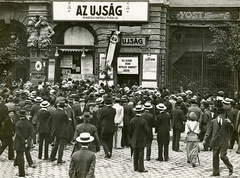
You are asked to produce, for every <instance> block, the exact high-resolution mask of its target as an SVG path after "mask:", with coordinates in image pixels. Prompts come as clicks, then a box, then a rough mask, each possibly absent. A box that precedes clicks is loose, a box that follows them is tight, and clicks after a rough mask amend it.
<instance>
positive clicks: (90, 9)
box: [0, 0, 240, 92]
mask: <svg viewBox="0 0 240 178" xmlns="http://www.w3.org/2000/svg"><path fill="white" fill-rule="evenodd" d="M239 7H240V2H239V1H237V0H231V1H228V2H226V1H224V0H220V1H217V2H215V1H213V0H198V1H196V0H191V1H189V0H182V1H178V0H169V1H168V0H140V1H133V2H132V1H131V2H130V1H125V0H122V1H119V0H113V1H103V0H101V1H99V0H96V1H95V2H93V1H87V0H84V1H77V0H74V1H61V0H53V1H50V0H39V1H33V0H25V1H21V0H12V1H9V0H8V1H6V0H2V1H0V35H1V39H0V42H1V44H2V42H5V43H8V41H9V42H11V39H9V37H10V36H11V35H12V34H14V35H17V37H18V38H19V40H20V45H21V47H22V51H24V52H26V54H27V55H28V56H29V57H30V62H29V64H22V65H16V66H14V69H13V70H12V73H13V79H14V80H19V79H20V78H22V79H23V80H24V81H27V80H30V81H32V82H33V83H34V84H37V83H38V82H39V81H48V82H50V83H56V82H61V81H62V80H68V79H69V78H71V79H73V80H91V81H94V82H96V83H101V82H105V77H104V75H102V74H101V71H102V70H103V69H104V68H105V67H106V66H111V71H109V75H110V80H109V83H110V85H117V84H119V85H120V86H125V85H130V86H131V85H134V84H137V85H142V86H143V87H147V88H154V87H168V88H169V89H170V90H172V91H179V90H186V89H191V90H195V91H201V92H204V91H209V90H210V91H214V90H230V89H231V88H232V87H233V83H231V82H229V81H231V80H232V73H231V68H230V67H228V66H226V65H224V64H221V65H220V64H219V65H216V64H217V61H209V60H207V58H206V55H207V54H208V53H209V52H210V51H211V48H213V47H210V46H209V43H210V42H211V40H212V39H213V34H212V32H211V31H209V27H210V26H211V25H215V26H224V25H225V23H226V22H229V21H234V22H237V21H239ZM114 34H115V35H116V34H117V36H114ZM114 37H116V38H114ZM118 38H119V39H120V40H119V39H118ZM115 39H117V40H116V41H115V42H114V40H115ZM114 52H116V53H117V55H114ZM222 71H224V72H222ZM219 76H221V77H219Z"/></svg>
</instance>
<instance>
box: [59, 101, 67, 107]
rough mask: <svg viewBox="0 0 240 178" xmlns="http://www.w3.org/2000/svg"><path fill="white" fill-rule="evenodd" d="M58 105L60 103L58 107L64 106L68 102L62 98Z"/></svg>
mask: <svg viewBox="0 0 240 178" xmlns="http://www.w3.org/2000/svg"><path fill="white" fill-rule="evenodd" d="M57 105H58V107H61V108H64V107H65V106H66V103H65V101H64V100H61V101H59V102H58V104H57Z"/></svg>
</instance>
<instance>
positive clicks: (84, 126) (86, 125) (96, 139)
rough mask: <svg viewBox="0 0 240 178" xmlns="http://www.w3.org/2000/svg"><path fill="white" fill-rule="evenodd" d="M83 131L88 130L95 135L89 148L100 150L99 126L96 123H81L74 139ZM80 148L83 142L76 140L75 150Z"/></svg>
mask: <svg viewBox="0 0 240 178" xmlns="http://www.w3.org/2000/svg"><path fill="white" fill-rule="evenodd" d="M83 132H88V133H89V134H90V135H91V136H93V137H94V141H92V142H91V143H90V144H89V147H88V148H89V150H90V151H94V152H95V151H100V141H99V137H98V133H97V128H96V127H95V126H94V125H92V124H90V123H86V122H84V123H82V124H79V125H77V127H76V130H75V133H74V137H73V139H74V140H76V138H77V137H78V136H79V135H80V134H81V133H83ZM80 148H81V144H80V143H77V142H76V144H75V145H74V148H73V152H75V151H77V150H79V149H80Z"/></svg>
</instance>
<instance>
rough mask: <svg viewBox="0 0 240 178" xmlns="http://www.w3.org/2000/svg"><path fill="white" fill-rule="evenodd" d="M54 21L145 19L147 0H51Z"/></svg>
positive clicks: (146, 17)
mask: <svg viewBox="0 0 240 178" xmlns="http://www.w3.org/2000/svg"><path fill="white" fill-rule="evenodd" d="M53 20H55V21H147V20H148V2H59V1H58V2H53Z"/></svg>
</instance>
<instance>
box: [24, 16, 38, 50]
mask: <svg viewBox="0 0 240 178" xmlns="http://www.w3.org/2000/svg"><path fill="white" fill-rule="evenodd" d="M38 20H39V16H36V17H33V18H30V19H29V22H28V25H27V35H28V40H27V42H28V43H27V47H30V48H32V47H33V48H37V45H38V38H39V31H38V29H37V28H36V27H35V25H36V23H37V22H38Z"/></svg>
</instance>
